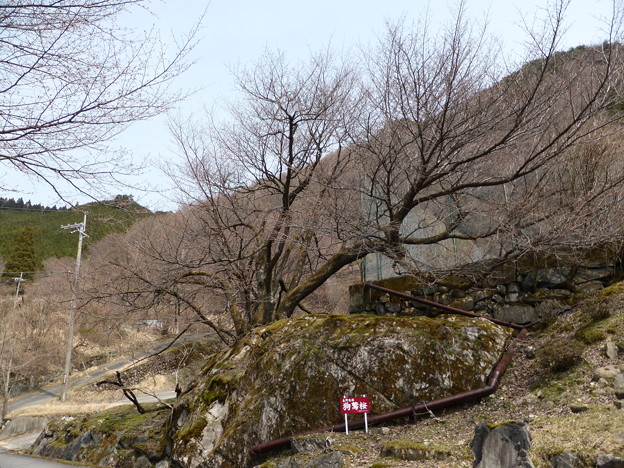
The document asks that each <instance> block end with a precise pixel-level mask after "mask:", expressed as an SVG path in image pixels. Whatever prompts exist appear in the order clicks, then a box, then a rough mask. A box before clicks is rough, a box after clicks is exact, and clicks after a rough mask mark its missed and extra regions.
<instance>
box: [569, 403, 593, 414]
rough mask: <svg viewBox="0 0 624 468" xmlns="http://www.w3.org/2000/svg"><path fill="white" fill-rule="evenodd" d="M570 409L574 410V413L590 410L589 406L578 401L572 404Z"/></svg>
mask: <svg viewBox="0 0 624 468" xmlns="http://www.w3.org/2000/svg"><path fill="white" fill-rule="evenodd" d="M570 411H572V412H573V413H584V412H586V411H589V406H587V405H582V404H578V403H577V404H573V405H570Z"/></svg>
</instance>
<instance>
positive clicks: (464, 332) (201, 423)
mask: <svg viewBox="0 0 624 468" xmlns="http://www.w3.org/2000/svg"><path fill="white" fill-rule="evenodd" d="M510 336H511V331H510V330H509V329H506V328H503V327H500V326H497V325H495V324H493V323H491V322H489V321H487V320H483V319H469V318H465V317H457V316H442V317H439V318H436V319H432V318H428V317H388V316H386V317H377V316H371V315H338V316H327V315H323V316H312V315H310V316H305V317H300V318H295V319H288V320H282V321H279V322H276V323H273V324H271V325H268V326H265V327H261V328H258V329H256V330H254V331H253V332H252V333H251V334H249V335H248V336H247V337H245V338H244V339H242V340H241V341H239V342H238V343H237V344H236V345H235V346H234V347H233V348H232V349H230V350H228V351H225V352H223V353H221V354H219V355H216V356H215V357H213V358H212V359H211V360H210V361H209V362H208V363H207V365H206V367H205V368H204V369H203V371H202V372H201V375H200V376H199V377H198V379H197V381H196V382H195V383H194V384H193V385H192V388H191V389H190V390H188V391H187V392H186V393H185V394H184V395H183V396H182V398H181V401H180V403H179V404H178V405H177V406H176V408H175V411H174V414H173V418H172V422H171V427H170V428H169V437H170V439H171V440H172V442H173V446H172V457H173V458H174V459H175V460H176V461H177V462H178V463H180V464H181V465H183V466H185V467H193V468H194V467H236V466H243V465H244V462H245V459H246V456H247V453H248V451H249V449H250V448H251V447H253V446H255V445H257V444H260V443H263V442H267V441H269V440H272V439H276V438H279V437H284V436H288V435H292V434H295V433H299V432H303V431H306V430H309V429H313V428H316V427H321V426H326V425H331V424H336V423H340V422H341V421H342V418H341V415H340V413H339V407H338V403H339V399H340V397H342V396H343V395H348V396H356V395H363V394H366V395H368V396H369V397H370V399H371V407H372V411H373V413H383V412H387V411H391V410H394V409H398V408H402V407H406V406H410V405H413V404H416V403H421V402H423V401H429V400H432V399H436V398H440V397H444V396H448V395H452V394H455V393H459V392H463V391H465V390H469V389H473V388H478V387H481V386H483V385H484V383H485V381H486V379H487V377H488V375H489V373H490V371H491V370H492V368H493V367H494V366H495V364H496V362H497V361H498V359H499V358H500V356H501V354H502V353H503V351H504V349H505V345H506V343H507V341H508V339H509V338H510Z"/></svg>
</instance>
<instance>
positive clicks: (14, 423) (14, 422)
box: [0, 416, 50, 437]
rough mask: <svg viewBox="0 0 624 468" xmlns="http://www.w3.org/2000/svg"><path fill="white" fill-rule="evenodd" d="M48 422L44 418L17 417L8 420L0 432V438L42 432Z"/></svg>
mask: <svg viewBox="0 0 624 468" xmlns="http://www.w3.org/2000/svg"><path fill="white" fill-rule="evenodd" d="M49 421H50V420H49V419H48V418H46V417H44V416H19V417H17V418H13V419H11V420H9V421H8V422H7V423H6V425H5V426H4V427H3V428H2V430H1V431H0V437H10V436H14V435H17V434H24V433H26V432H40V431H42V430H43V429H44V428H45V427H46V425H47V424H48V422H49Z"/></svg>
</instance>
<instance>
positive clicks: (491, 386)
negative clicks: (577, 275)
mask: <svg viewBox="0 0 624 468" xmlns="http://www.w3.org/2000/svg"><path fill="white" fill-rule="evenodd" d="M507 326H511V325H507ZM511 328H515V327H513V326H512V327H511ZM526 334H527V329H526V328H522V329H521V330H520V333H518V335H517V336H516V338H514V340H513V341H512V342H511V344H510V345H509V348H508V350H507V352H506V353H505V354H504V355H503V357H502V359H501V360H500V361H499V362H498V364H497V365H496V367H495V368H494V369H493V370H492V372H490V375H489V377H488V380H487V383H486V385H485V386H483V387H481V388H477V389H475V390H468V391H466V392H462V393H457V394H455V395H451V396H448V397H444V398H439V399H437V400H432V401H429V402H427V403H421V404H418V405H414V406H408V407H406V408H401V409H397V410H394V411H390V412H388V413H382V414H377V415H374V416H371V417H369V418H368V424H370V425H373V424H376V423H380V422H385V421H391V420H393V419H398V418H403V417H406V416H412V417H413V416H417V415H420V414H427V413H428V412H429V411H432V410H435V409H440V408H445V407H447V406H452V405H456V404H459V403H464V402H466V401H469V400H473V399H476V398H482V397H484V396H487V395H490V394H492V393H494V392H495V391H496V389H498V386H499V385H500V379H501V377H502V376H503V374H504V373H505V370H507V367H508V366H509V363H510V362H511V360H512V358H513V355H514V354H515V352H516V350H517V347H518V345H519V344H520V343H521V342H522V341H523V340H524V338H525V337H526ZM362 427H364V420H359V421H353V422H352V423H349V429H360V428H362ZM344 430H345V425H344V424H336V425H333V426H326V427H320V428H318V429H312V430H310V431H306V432H301V433H298V434H294V435H290V436H287V437H282V438H280V439H275V440H271V441H269V442H265V443H263V444H259V445H256V446H254V447H252V448H251V450H249V455H250V456H254V455H257V454H259V453H261V452H265V451H268V450H275V449H278V448H282V447H285V446H287V445H289V444H290V442H291V440H292V439H294V438H295V437H302V436H305V435H309V434H316V433H319V432H344Z"/></svg>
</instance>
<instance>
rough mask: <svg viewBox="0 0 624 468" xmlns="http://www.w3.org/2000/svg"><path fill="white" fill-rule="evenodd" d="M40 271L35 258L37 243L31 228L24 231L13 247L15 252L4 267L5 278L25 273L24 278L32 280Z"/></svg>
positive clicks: (28, 227) (3, 274)
mask: <svg viewBox="0 0 624 468" xmlns="http://www.w3.org/2000/svg"><path fill="white" fill-rule="evenodd" d="M37 269H38V267H37V258H36V256H35V241H34V239H33V232H32V228H31V227H30V226H26V227H25V228H24V229H22V232H21V233H20V235H19V237H18V238H17V240H16V242H15V246H14V247H13V252H11V255H10V256H9V258H8V259H7V261H6V263H5V265H4V273H2V277H3V278H14V277H16V276H19V274H20V272H24V278H32V276H33V273H34V272H35V271H36V270H37Z"/></svg>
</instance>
